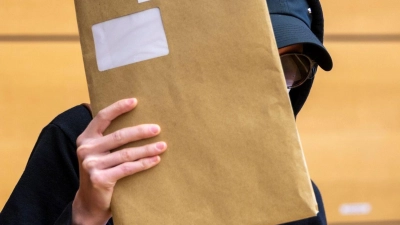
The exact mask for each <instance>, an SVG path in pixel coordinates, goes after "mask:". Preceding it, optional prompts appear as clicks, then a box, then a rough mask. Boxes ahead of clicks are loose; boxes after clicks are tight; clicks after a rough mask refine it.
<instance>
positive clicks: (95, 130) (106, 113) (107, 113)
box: [85, 98, 137, 135]
mask: <svg viewBox="0 0 400 225" xmlns="http://www.w3.org/2000/svg"><path fill="white" fill-rule="evenodd" d="M136 105H137V99H136V98H128V99H122V100H119V101H117V102H114V103H113V104H111V105H109V106H107V107H106V108H104V109H102V110H100V111H99V112H98V113H97V115H96V116H95V117H94V118H93V120H92V121H91V122H90V123H89V125H88V127H87V128H86V130H85V132H89V135H93V134H102V133H103V132H104V131H105V130H106V129H107V127H108V126H109V125H110V123H111V121H113V120H114V119H115V118H117V117H118V116H120V115H122V114H124V113H127V112H129V111H131V110H132V109H134V108H135V107H136Z"/></svg>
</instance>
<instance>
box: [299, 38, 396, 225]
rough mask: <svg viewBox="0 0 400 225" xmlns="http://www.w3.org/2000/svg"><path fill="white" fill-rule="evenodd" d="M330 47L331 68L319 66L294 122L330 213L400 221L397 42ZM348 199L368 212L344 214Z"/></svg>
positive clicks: (337, 218) (344, 218)
mask: <svg viewBox="0 0 400 225" xmlns="http://www.w3.org/2000/svg"><path fill="white" fill-rule="evenodd" d="M326 46H327V48H328V49H329V50H330V52H331V54H332V56H333V58H334V62H335V66H334V69H333V71H331V72H329V73H326V72H322V71H319V73H318V76H317V77H316V82H315V85H314V88H313V90H312V93H311V95H310V97H309V99H308V101H307V104H306V105H305V107H304V109H303V110H302V112H301V113H300V114H299V117H298V120H297V123H298V127H299V130H300V134H301V137H302V142H303V146H304V149H305V153H306V157H307V162H308V164H309V167H310V173H311V176H312V178H313V179H314V180H315V181H316V183H317V184H318V185H319V187H320V188H321V191H322V193H323V196H324V200H325V204H326V210H327V213H328V216H329V219H330V221H331V222H349V221H350V222H357V221H385V220H399V221H400V214H399V209H400V195H399V194H398V192H397V190H400V165H399V163H398V159H399V157H400V151H399V147H398V146H400V104H399V99H400V89H399V88H398V87H399V85H400V76H398V74H399V73H400V65H399V64H398V63H397V59H396V57H394V56H396V54H397V52H399V51H400V42H399V43H375V42H374V43H327V44H326ZM346 203H366V204H368V205H369V206H370V207H371V210H370V211H369V212H364V213H365V214H363V213H358V215H356V214H357V213H353V215H344V214H343V213H341V212H340V207H341V206H342V204H346ZM364 205H365V204H364Z"/></svg>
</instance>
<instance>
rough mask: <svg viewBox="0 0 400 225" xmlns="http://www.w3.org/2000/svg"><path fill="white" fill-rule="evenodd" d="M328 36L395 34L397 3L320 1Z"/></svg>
mask: <svg viewBox="0 0 400 225" xmlns="http://www.w3.org/2000/svg"><path fill="white" fill-rule="evenodd" d="M320 1H321V3H322V6H323V7H324V14H325V18H326V20H325V22H326V23H325V25H326V26H325V27H326V31H327V32H328V33H329V34H356V35H360V34H399V33H400V26H398V25H397V26H396V24H398V23H399V21H400V13H399V7H400V1H398V0H320Z"/></svg>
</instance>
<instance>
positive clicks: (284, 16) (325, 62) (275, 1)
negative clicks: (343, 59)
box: [267, 0, 333, 71]
mask: <svg viewBox="0 0 400 225" xmlns="http://www.w3.org/2000/svg"><path fill="white" fill-rule="evenodd" d="M267 5H268V10H269V14H270V17H271V22H272V27H273V30H274V34H275V39H276V42H277V45H278V48H282V47H286V46H289V45H294V44H304V46H305V48H307V53H308V55H309V56H310V57H311V58H312V59H313V60H314V61H315V62H317V64H318V65H319V66H320V67H321V68H322V69H323V70H325V71H329V70H331V69H332V66H333V64H332V58H331V56H330V55H329V53H328V51H327V50H326V48H325V47H324V45H323V44H322V43H321V41H320V40H319V39H318V38H317V36H316V35H315V34H314V33H313V32H312V31H311V22H312V19H313V12H312V9H310V7H309V5H308V3H307V1H306V0H267ZM319 9H320V8H319ZM318 13H321V15H322V11H321V12H318ZM322 26H323V23H322ZM322 29H323V27H322Z"/></svg>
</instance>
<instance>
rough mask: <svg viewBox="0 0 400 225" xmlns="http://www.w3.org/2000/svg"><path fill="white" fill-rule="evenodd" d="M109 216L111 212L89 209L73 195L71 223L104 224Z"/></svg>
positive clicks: (82, 224) (74, 224) (75, 224)
mask: <svg viewBox="0 0 400 225" xmlns="http://www.w3.org/2000/svg"><path fill="white" fill-rule="evenodd" d="M110 218H111V213H108V212H101V211H98V210H91V209H89V207H87V206H86V203H85V202H84V201H82V200H81V199H79V198H77V196H75V199H74V201H73V202H72V218H71V220H72V225H105V224H106V223H107V222H108V220H109V219H110Z"/></svg>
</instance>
